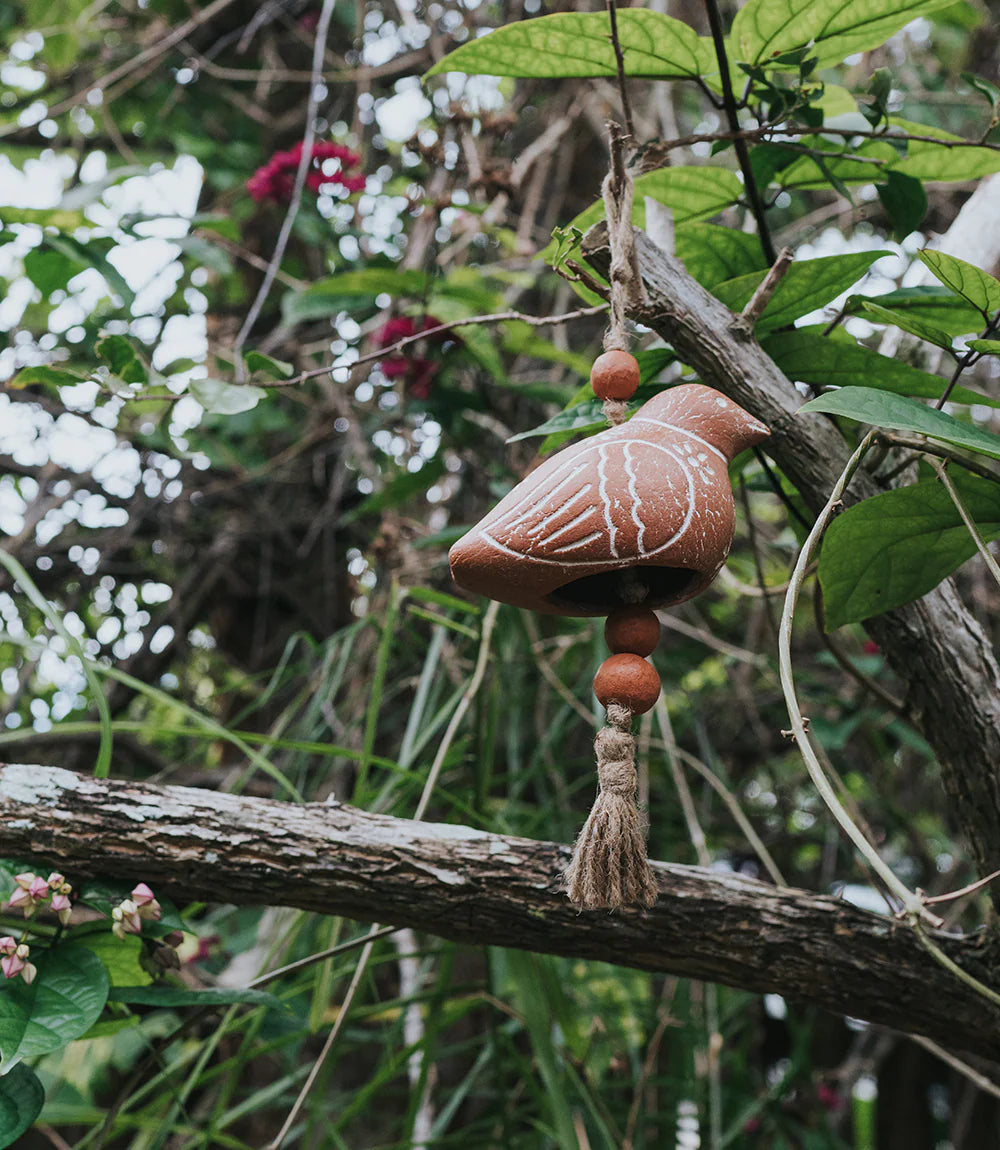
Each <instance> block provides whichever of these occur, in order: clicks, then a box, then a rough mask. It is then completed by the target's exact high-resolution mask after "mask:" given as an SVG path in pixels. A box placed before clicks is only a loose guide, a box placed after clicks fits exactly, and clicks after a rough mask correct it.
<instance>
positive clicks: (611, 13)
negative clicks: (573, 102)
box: [607, 0, 635, 147]
mask: <svg viewBox="0 0 1000 1150" xmlns="http://www.w3.org/2000/svg"><path fill="white" fill-rule="evenodd" d="M617 8H618V5H617V4H616V3H615V0H607V9H608V20H609V21H610V23H611V47H612V48H614V50H615V65H616V67H617V68H618V90H619V92H621V97H622V116H623V117H624V119H625V131H626V133H627V134H628V136H629V138H630V139H631V141H632V146H633V147H635V125H634V124H633V122H632V105H631V103H630V102H629V98H628V88H627V86H626V83H625V53H624V52H623V51H622V44H621V40H619V38H618V11H617Z"/></svg>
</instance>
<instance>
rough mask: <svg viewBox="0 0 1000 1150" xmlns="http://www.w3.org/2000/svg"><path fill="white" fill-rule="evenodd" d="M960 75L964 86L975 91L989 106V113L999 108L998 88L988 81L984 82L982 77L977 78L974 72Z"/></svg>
mask: <svg viewBox="0 0 1000 1150" xmlns="http://www.w3.org/2000/svg"><path fill="white" fill-rule="evenodd" d="M961 75H962V79H963V80H964V81H965V82H966V84H968V85H969V87H970V88H973V89H974V90H975V91H977V92H978V93H979V94H980V96H982V97H983V99H984V100H985V101H986V102H987V104H989V106H990V111H991V112H993V111H996V109H997V108H998V107H1000V88H998V87H997V86H996V84H991V83H990V81H989V80H984V79H983V77H982V76H977V75H976V74H975V73H974V72H962V74H961Z"/></svg>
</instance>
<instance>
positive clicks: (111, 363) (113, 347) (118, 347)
mask: <svg viewBox="0 0 1000 1150" xmlns="http://www.w3.org/2000/svg"><path fill="white" fill-rule="evenodd" d="M94 350H95V351H96V352H97V354H98V355H99V356H100V357H101V359H103V360H104V362H105V363H106V364H107V365H108V367H110V368H111V371H112V372H113V373H114V374H115V375H117V376H118V378H119V379H121V380H124V381H125V383H146V382H148V380H149V374H148V372H147V371H146V368H145V365H144V364H143V362H142V360H141V359H140V358H139V353H138V352H137V351H136V350H135V348H134V347H133V346H132V344H131V342H130V341H129V340H127V339H126V338H125V336H123V335H106V336H103V337H102V338H101V339H99V340H98V341H97V346H96V347H95V348H94Z"/></svg>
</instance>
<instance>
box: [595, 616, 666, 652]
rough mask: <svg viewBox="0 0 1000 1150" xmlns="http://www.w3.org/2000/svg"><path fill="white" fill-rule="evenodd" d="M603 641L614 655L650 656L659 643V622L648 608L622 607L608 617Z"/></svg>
mask: <svg viewBox="0 0 1000 1150" xmlns="http://www.w3.org/2000/svg"><path fill="white" fill-rule="evenodd" d="M604 641H605V642H606V643H607V645H608V646H609V647H610V648H611V650H612V651H614V653H615V654H616V655H619V654H621V653H622V652H625V651H627V652H629V653H630V654H632V655H652V653H653V652H654V651H655V650H656V648H657V645H658V644H659V642H660V620H659V619H657V617H656V615H655V613H654V612H653V611H650V609H649V608H648V607H622V608H621V610H619V611H614V612H613V613H612V614H610V615H609V616H608V621H607V622H606V623H605V624H604Z"/></svg>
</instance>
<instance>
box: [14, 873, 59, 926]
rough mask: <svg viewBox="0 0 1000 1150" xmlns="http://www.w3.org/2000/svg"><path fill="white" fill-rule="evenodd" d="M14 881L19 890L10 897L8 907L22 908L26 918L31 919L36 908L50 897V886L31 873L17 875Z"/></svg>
mask: <svg viewBox="0 0 1000 1150" xmlns="http://www.w3.org/2000/svg"><path fill="white" fill-rule="evenodd" d="M14 881H15V882H16V883H17V889H16V890H15V891H14V893H13V894H12V895H11V896H10V899H9V901H8V904H7V905H8V906H10V907H11V908H14V909H16V908H18V907H20V908H21V909H22V910H23V911H24V917H25V918H30V917H31V915H32V914H34V912H35V908H36V907H37V906H39V905H40V904H41V903H43V902H44V901H45V900H46V899H47V898H48V897H49V884H48V883H47V882H46V881H45V879H43V878H39V876H38V875H36V874H32V873H31V871H24V872H23V873H21V874H19V875H15V876H14Z"/></svg>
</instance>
